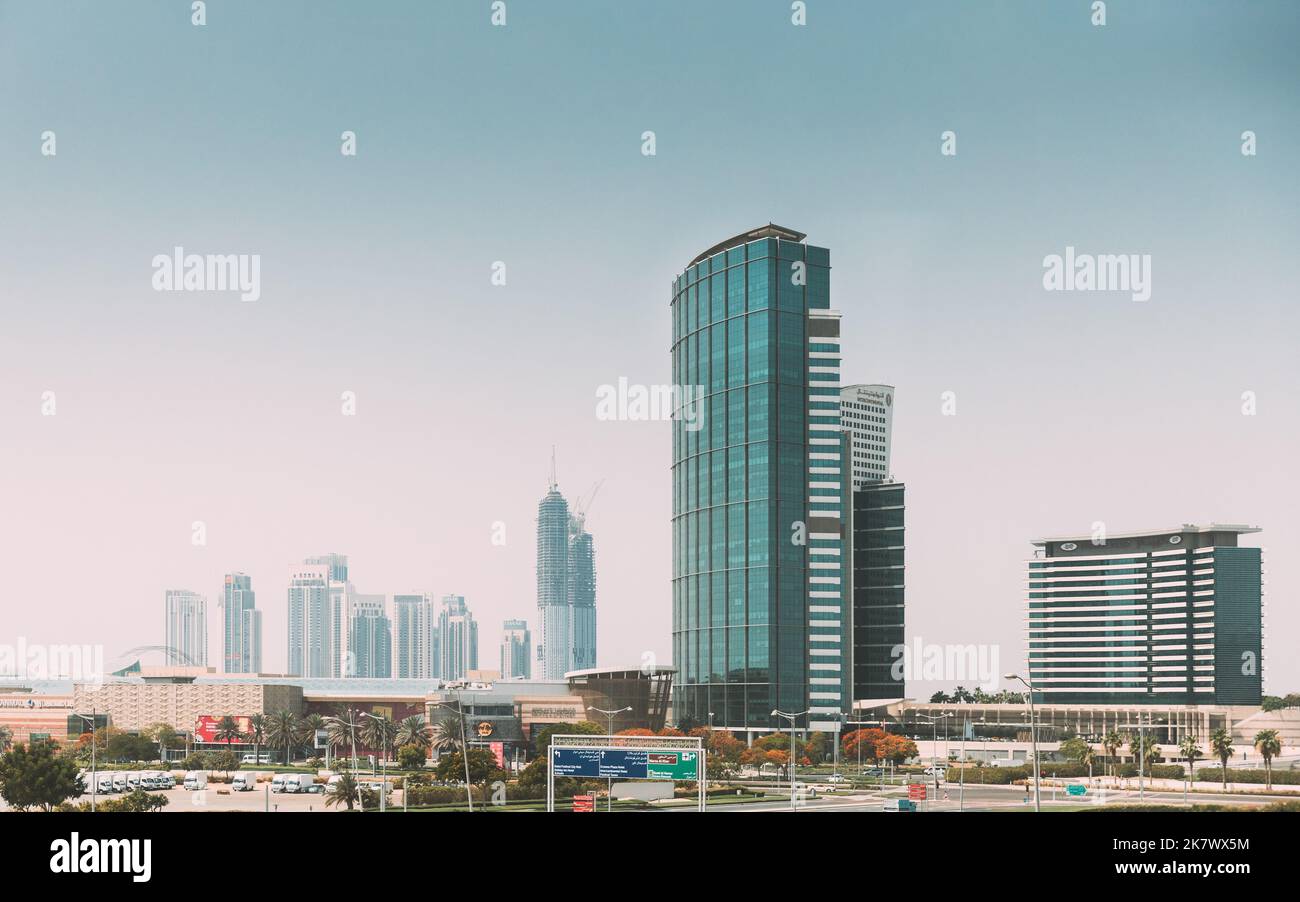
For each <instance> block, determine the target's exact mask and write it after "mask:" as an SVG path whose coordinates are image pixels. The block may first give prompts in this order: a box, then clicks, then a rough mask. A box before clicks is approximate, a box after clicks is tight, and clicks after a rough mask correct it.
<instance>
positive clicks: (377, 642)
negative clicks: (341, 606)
mask: <svg viewBox="0 0 1300 902" xmlns="http://www.w3.org/2000/svg"><path fill="white" fill-rule="evenodd" d="M351 620H352V623H351V627H350V628H349V630H348V642H349V645H348V666H347V667H346V668H345V671H346V672H345V673H344V676H349V677H369V678H382V679H387V678H388V677H391V676H392V675H393V630H392V622H391V621H390V620H389V619H388V613H387V611H386V610H385V607H384V596H382V595H357V596H356V597H355V599H354V600H353V605H352V618H351Z"/></svg>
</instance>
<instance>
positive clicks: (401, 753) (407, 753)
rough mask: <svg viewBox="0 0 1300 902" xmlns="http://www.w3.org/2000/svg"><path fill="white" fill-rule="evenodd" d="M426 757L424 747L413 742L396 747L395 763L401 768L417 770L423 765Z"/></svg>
mask: <svg viewBox="0 0 1300 902" xmlns="http://www.w3.org/2000/svg"><path fill="white" fill-rule="evenodd" d="M426 758H427V755H426V754H425V751H424V749H422V748H420V747H419V746H418V745H416V744H415V743H413V742H408V743H407V744H406V745H401V746H398V748H397V765H398V767H400V768H402V770H418V769H419V768H421V767H424V762H425V760H426Z"/></svg>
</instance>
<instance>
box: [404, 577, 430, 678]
mask: <svg viewBox="0 0 1300 902" xmlns="http://www.w3.org/2000/svg"><path fill="white" fill-rule="evenodd" d="M437 631H438V627H437V625H436V621H435V620H434V617H433V599H432V598H430V597H429V596H428V595H422V594H421V595H410V594H408V595H394V596H393V646H394V660H393V670H394V673H393V676H395V677H398V678H399V679H418V680H428V679H433V678H435V676H436V673H435V671H436V670H437V667H438V665H437V663H436V662H437V643H436V634H437Z"/></svg>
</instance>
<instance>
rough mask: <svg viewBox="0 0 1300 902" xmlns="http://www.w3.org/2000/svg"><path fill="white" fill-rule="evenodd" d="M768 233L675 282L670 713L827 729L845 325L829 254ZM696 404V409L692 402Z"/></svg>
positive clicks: (712, 253)
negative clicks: (789, 718)
mask: <svg viewBox="0 0 1300 902" xmlns="http://www.w3.org/2000/svg"><path fill="white" fill-rule="evenodd" d="M804 237H805V236H804V235H803V234H802V233H800V232H795V231H792V230H790V229H785V228H781V227H780V226H775V225H771V224H769V225H767V226H764V227H761V228H758V229H755V230H753V231H751V232H745V233H742V234H740V235H737V236H735V237H734V238H730V239H728V240H726V241H724V242H721V243H720V244H717V245H715V246H714V247H712V248H710V249H709V250H707V251H705V252H704V253H702V254H700V255H699V256H698V257H696V258H695V259H694V260H692V261H691V263H690V265H689V266H688V267H687V269H686V270H685V271H684V272H683V273H682V274H681V275H680V276H679V277H678V278H677V279H676V280H675V281H674V282H673V295H672V323H673V343H672V367H673V382H674V384H675V385H676V386H677V387H678V391H677V397H678V403H679V407H680V405H681V403H682V400H683V399H686V400H687V401H688V402H691V403H696V404H700V405H702V416H697V417H688V416H685V415H683V414H682V412H681V411H680V410H679V413H678V415H677V416H676V417H675V418H674V422H673V468H672V472H673V519H672V526H673V660H674V664H675V666H676V668H677V683H676V686H675V689H674V710H675V712H676V714H677V717H678V718H679V720H680V719H682V718H690V719H692V720H694V721H695V722H697V723H699V724H709V723H711V724H712V725H714V726H717V727H726V728H728V729H731V730H735V731H738V732H751V733H760V732H766V731H768V730H771V729H772V728H773V727H775V726H778V725H781V724H783V723H784V721H781V720H777V719H774V718H773V716H772V710H773V709H774V708H777V709H780V710H782V711H786V712H791V713H795V712H803V711H805V710H807V711H809V712H810V715H809V716H808V717H807V718H800V720H799V725H800V726H801V727H809V728H815V729H826V728H829V727H827V724H829V723H834V721H835V718H836V716H837V715H839V714H840V713H842V712H844V711H846V710H847V699H848V690H847V687H846V685H845V677H846V676H847V675H848V660H847V652H846V651H845V648H846V644H847V643H846V642H845V636H846V629H845V624H847V623H848V622H849V618H848V616H847V614H846V612H845V607H844V605H845V598H844V594H843V576H844V570H843V567H844V562H845V560H844V559H845V558H846V557H847V556H846V555H845V554H844V547H843V546H844V539H843V535H844V531H843V528H842V515H843V512H844V499H845V493H846V484H847V478H846V477H847V474H846V473H845V471H843V470H842V469H841V458H842V453H843V449H842V441H843V439H842V436H841V432H840V398H839V393H840V382H839V379H840V376H839V365H840V344H839V314H838V313H837V312H835V311H832V310H831V309H830V252H829V251H828V250H827V249H826V248H820V247H813V246H810V245H807V244H805V243H804V240H803V239H804ZM700 398H702V400H699V399H700Z"/></svg>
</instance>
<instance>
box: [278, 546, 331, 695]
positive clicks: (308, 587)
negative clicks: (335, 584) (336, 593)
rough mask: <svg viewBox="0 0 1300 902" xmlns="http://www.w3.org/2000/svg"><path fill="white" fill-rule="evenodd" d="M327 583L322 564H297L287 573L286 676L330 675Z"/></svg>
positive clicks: (326, 568)
mask: <svg viewBox="0 0 1300 902" xmlns="http://www.w3.org/2000/svg"><path fill="white" fill-rule="evenodd" d="M330 582H331V580H330V568H329V566H328V565H325V564H301V565H299V566H298V567H295V568H294V570H293V571H292V572H291V573H290V574H289V591H288V609H289V628H288V646H289V647H288V658H287V661H288V668H287V670H288V673H289V675H290V676H303V677H328V676H330V675H331V666H330V665H331V660H330V659H331V655H330V590H329V589H330Z"/></svg>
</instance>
